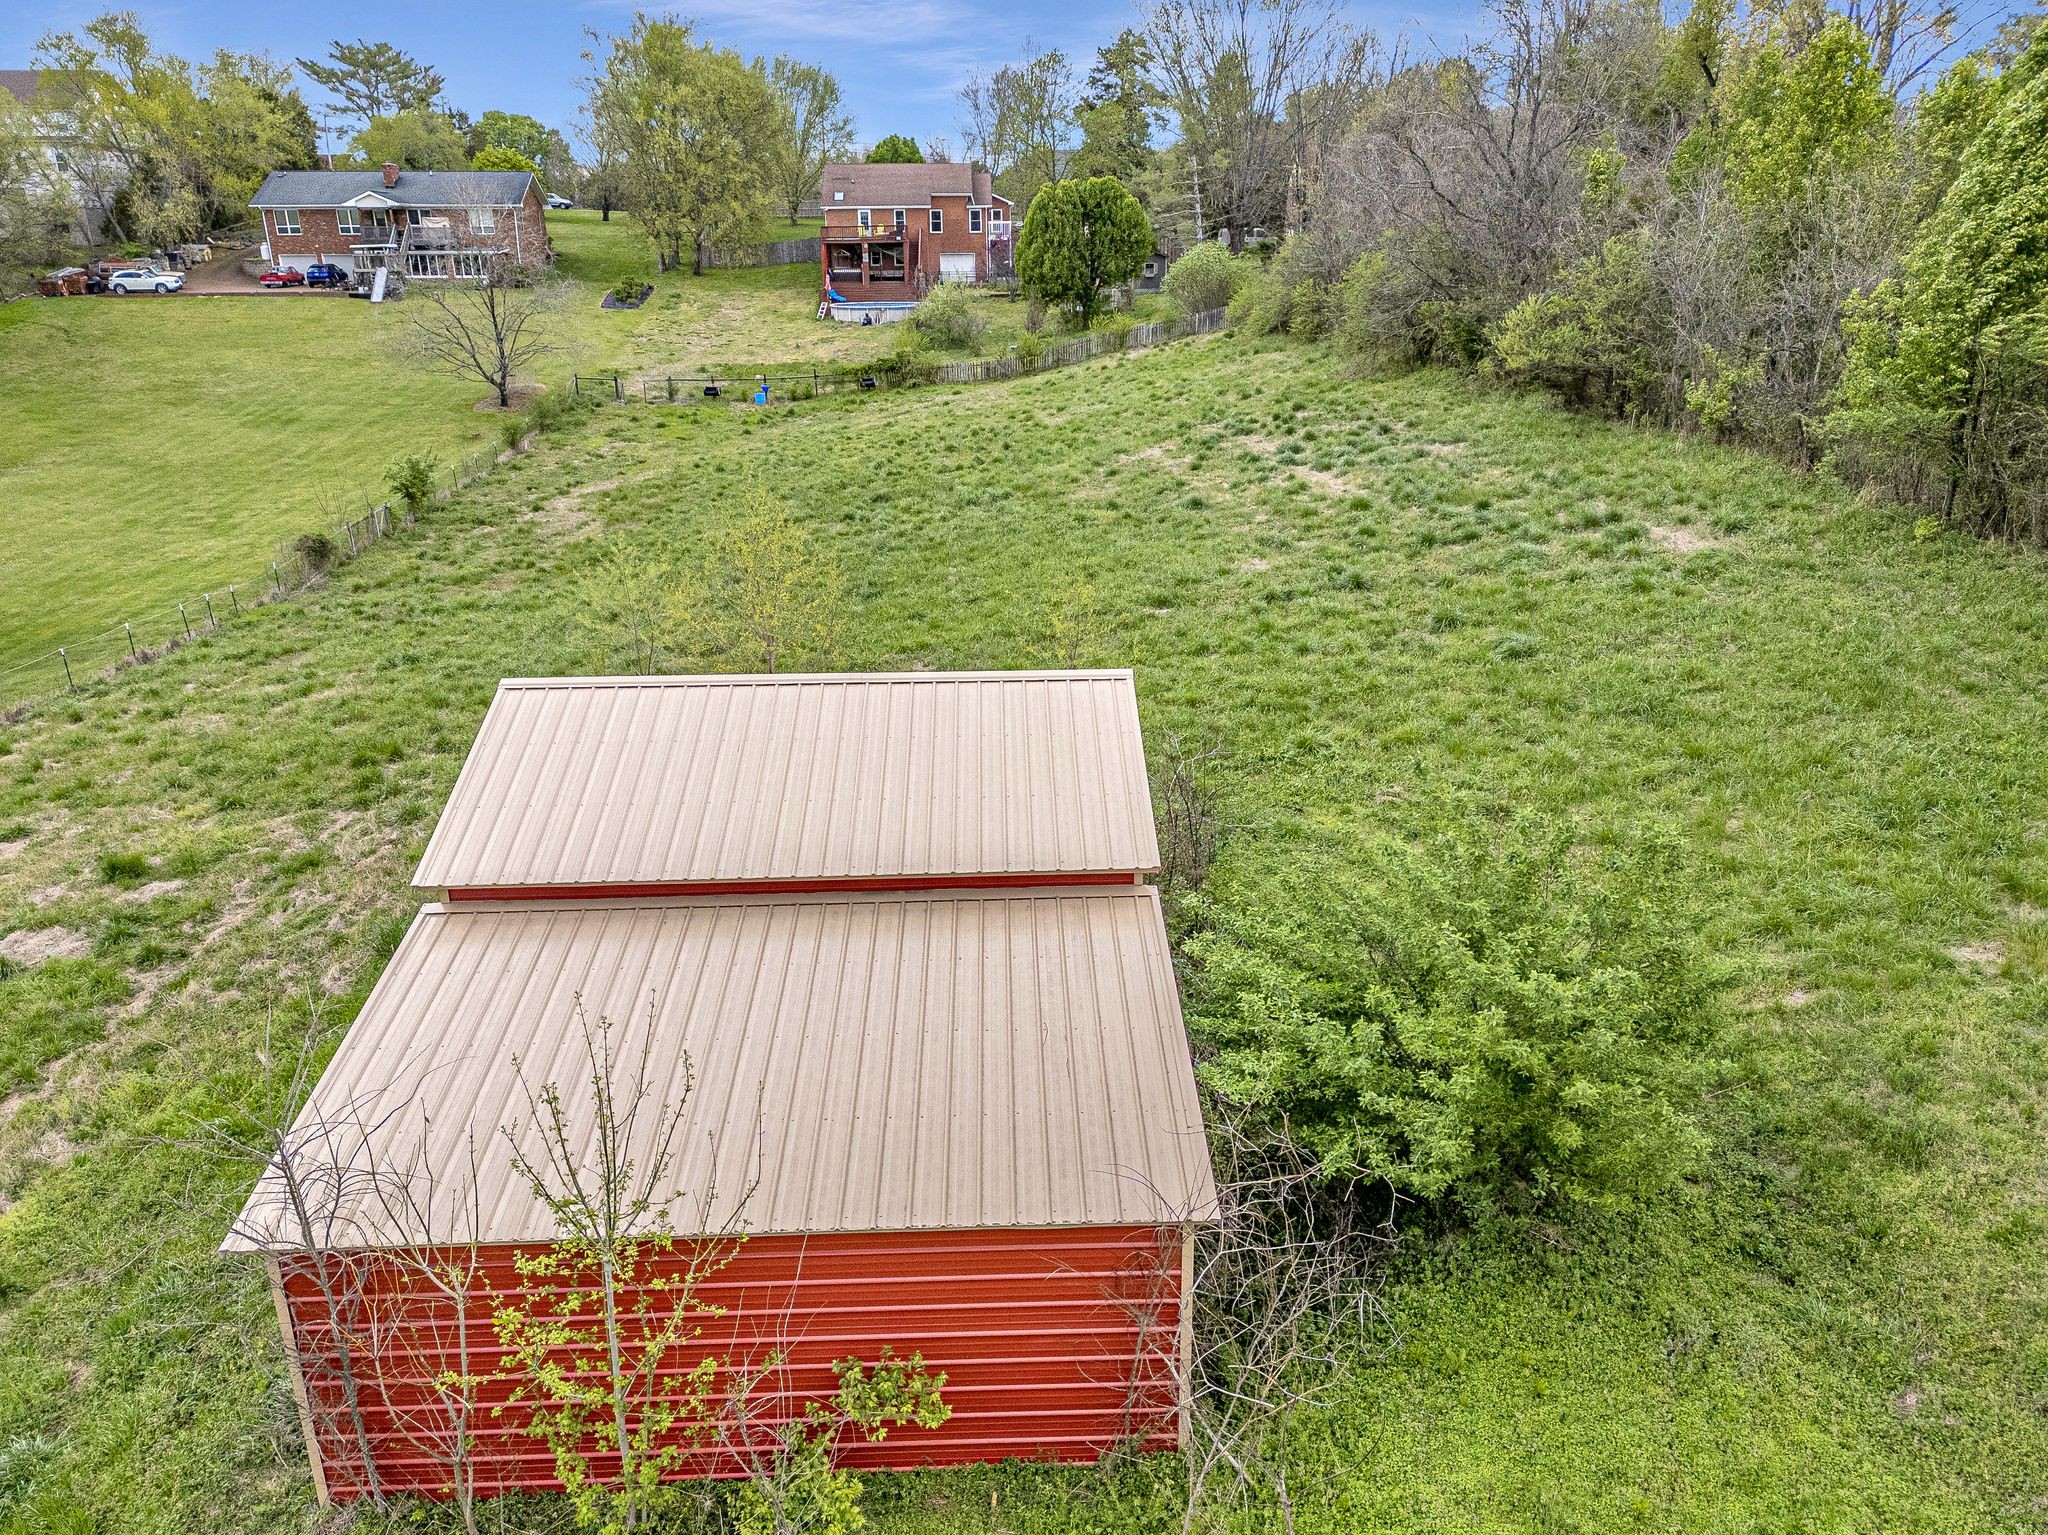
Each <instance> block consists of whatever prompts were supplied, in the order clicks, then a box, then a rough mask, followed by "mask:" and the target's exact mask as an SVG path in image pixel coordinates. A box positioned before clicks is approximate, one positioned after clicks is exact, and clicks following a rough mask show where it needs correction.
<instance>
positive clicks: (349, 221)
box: [334, 208, 363, 235]
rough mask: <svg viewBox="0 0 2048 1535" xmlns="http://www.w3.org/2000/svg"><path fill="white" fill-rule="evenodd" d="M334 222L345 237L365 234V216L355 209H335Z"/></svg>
mask: <svg viewBox="0 0 2048 1535" xmlns="http://www.w3.org/2000/svg"><path fill="white" fill-rule="evenodd" d="M334 222H335V223H336V224H337V225H339V226H340V228H341V232H342V233H343V234H345V235H359V234H361V233H362V232H363V216H362V214H361V213H360V212H359V211H358V210H356V209H354V208H337V209H335V210H334Z"/></svg>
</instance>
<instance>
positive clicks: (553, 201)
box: [548, 192, 576, 210]
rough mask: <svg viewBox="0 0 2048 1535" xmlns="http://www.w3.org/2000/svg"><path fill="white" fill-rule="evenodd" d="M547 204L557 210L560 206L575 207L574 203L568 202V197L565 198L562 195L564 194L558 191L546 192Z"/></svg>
mask: <svg viewBox="0 0 2048 1535" xmlns="http://www.w3.org/2000/svg"><path fill="white" fill-rule="evenodd" d="M548 206H549V207H550V208H554V209H558V210H559V209H562V208H573V207H575V206H576V205H575V204H574V203H572V202H570V201H569V199H568V198H566V197H564V196H563V195H562V194H561V193H559V192H550V193H549V194H548Z"/></svg>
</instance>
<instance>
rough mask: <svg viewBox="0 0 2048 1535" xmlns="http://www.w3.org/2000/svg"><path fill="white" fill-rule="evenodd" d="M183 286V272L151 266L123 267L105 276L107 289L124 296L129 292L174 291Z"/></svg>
mask: <svg viewBox="0 0 2048 1535" xmlns="http://www.w3.org/2000/svg"><path fill="white" fill-rule="evenodd" d="M184 286H185V274H184V273H183V272H166V271H164V270H162V269H161V268H159V267H153V266H131V267H123V268H121V270H120V271H118V272H115V273H113V274H111V275H110V276H109V277H108V278H107V291H108V292H109V293H118V294H121V295H122V296H124V297H125V296H126V295H128V294H130V293H176V292H177V291H178V290H179V289H180V288H182V287H184Z"/></svg>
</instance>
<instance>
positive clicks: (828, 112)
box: [768, 57, 853, 220]
mask: <svg viewBox="0 0 2048 1535" xmlns="http://www.w3.org/2000/svg"><path fill="white" fill-rule="evenodd" d="M768 83H769V84H770V85H771V86H773V87H774V89H775V100H776V104H777V106H778V107H779V108H780V112H781V122H780V124H779V127H778V131H777V133H776V135H775V143H774V150H773V159H772V164H771V167H770V169H769V173H768V181H769V184H770V185H771V186H772V188H773V189H774V192H775V195H776V197H778V198H779V199H780V200H781V203H782V208H783V211H784V212H785V213H787V214H788V215H789V217H790V218H791V219H792V220H794V219H795V218H796V216H797V213H798V211H799V210H800V209H801V208H802V207H803V205H804V204H805V203H807V202H811V201H813V200H815V199H816V197H817V195H818V184H819V182H820V181H821V180H822V179H823V178H824V174H825V167H826V166H827V165H829V164H831V163H833V162H834V161H837V160H844V159H845V158H846V157H847V156H848V155H850V154H852V153H853V116H852V114H851V113H849V112H848V111H847V110H846V103H845V100H844V99H843V98H842V97H841V96H840V94H839V82H838V81H837V80H835V79H833V78H832V76H831V75H830V74H829V73H827V72H826V71H825V70H822V69H820V68H819V67H818V66H817V65H815V64H805V63H801V62H800V61H798V60H796V59H792V58H787V57H781V58H777V59H776V61H775V62H774V63H773V64H771V65H770V66H769V67H768Z"/></svg>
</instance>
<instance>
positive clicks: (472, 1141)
mask: <svg viewBox="0 0 2048 1535" xmlns="http://www.w3.org/2000/svg"><path fill="white" fill-rule="evenodd" d="M579 1008H580V1009H581V1010H582V1015H583V1017H584V1018H585V1019H587V1020H592V1021H594V1020H596V1019H598V1018H600V1017H602V1018H604V1019H608V1020H610V1022H611V1023H612V1025H613V1038H614V1043H615V1050H616V1053H617V1055H618V1057H619V1058H620V1059H621V1060H622V1061H624V1062H626V1063H627V1064H628V1068H629V1069H630V1067H631V1065H632V1063H634V1062H637V1061H638V1060H639V1059H640V1057H641V1054H642V1052H643V1050H644V1051H646V1053H647V1055H648V1058H649V1059H650V1060H651V1062H652V1063H653V1071H652V1075H653V1082H652V1087H653V1095H652V1097H651V1099H650V1102H655V1103H661V1102H673V1101H674V1100H675V1099H676V1098H677V1097H678V1096H679V1095H680V1094H681V1093H682V1090H683V1083H684V1080H685V1075H686V1073H687V1074H691V1075H693V1076H694V1087H693V1089H692V1090H691V1092H690V1094H689V1097H688V1099H687V1107H686V1117H685V1120H684V1128H683V1132H682V1135H681V1137H680V1139H679V1140H678V1142H677V1146H676V1164H675V1167H674V1169H673V1177H672V1179H671V1180H670V1182H671V1184H672V1185H673V1187H674V1188H676V1189H678V1190H680V1191H681V1193H682V1198H681V1199H680V1200H679V1201H678V1203H677V1205H676V1206H675V1209H674V1212H673V1218H674V1221H675V1224H676V1230H677V1233H678V1234H680V1235H688V1234H692V1233H696V1232H721V1231H726V1230H729V1229H735V1228H737V1229H740V1230H744V1231H747V1232H749V1233H755V1234H768V1233H797V1232H827V1231H839V1232H847V1231H916V1230H928V1229H958V1228H973V1229H984V1228H1043V1227H1062V1226H1130V1225H1151V1224H1172V1223H1177V1222H1183V1221H1205V1220H1212V1219H1214V1217H1215V1186H1214V1183H1213V1178H1212V1174H1211V1172H1210V1164H1209V1156H1208V1149H1207V1143H1206V1140H1205V1138H1204V1135H1203V1129H1202V1117H1201V1110H1200V1106H1199V1103H1198V1101H1197V1097H1196V1090H1195V1082H1194V1073H1193V1067H1192V1065H1191V1063H1190V1060H1189V1055H1188V1048H1187V1038H1186V1034H1185V1031H1184V1028H1183V1025H1182V1022H1181V1016H1180V1007H1179V1000H1178V997H1177V994H1176V991H1175V984H1174V976H1173V968H1172V964H1171V962H1170V960H1169V957H1168V954H1167V947H1166V931H1165V926H1164V924H1163V922H1162V921H1161V919H1160V915H1159V907H1158V895H1157V892H1156V891H1154V890H1153V889H1151V888H1150V887H1149V886H1128V887H1123V888H1120V889H1102V890H1087V891H1076V890H1058V891H1054V890H1032V891H1022V890H1016V891H1003V892H977V893H973V894H953V895H944V896H937V895H920V894H902V895H847V896H837V897H834V896H815V897H805V898H796V897H785V896H772V897H771V896H731V897H706V898H698V899H693V900H684V901H639V902H590V901H583V902H569V903H562V904H559V905H552V904H549V905H543V904H539V903H492V904H488V905H477V906H468V907H452V906H441V905H430V906H427V907H425V908H423V909H422V911H421V912H420V914H419V916H418V918H417V919H416V920H415V922H414V924H413V927H412V930H411V931H410V932H409V933H408V934H407V935H406V937H405V939H404V941H403V942H402V943H401V944H400V945H399V948H398V951H397V953H396V954H395V955H394V956H393V958H392V960H391V963H390V966H389V967H388V968H387V969H386V971H385V973H384V975H383V977H382V978H381V979H380V980H379V981H378V983H377V986H376V988H375V989H374V990H373V991H372V992H371V995H370V998H369V1000H368V1002H367V1003H366V1004H365V1005H364V1007H363V1011H362V1013H361V1015H360V1016H359V1017H358V1018H357V1019H356V1021H355V1023H354V1025H353V1026H352V1027H351V1028H350V1030H349V1033H348V1037H347V1038H346V1039H345V1040H344V1041H343V1043H342V1045H341V1047H340V1049H339V1050H338V1051H337V1053H336V1054H335V1057H334V1059H333V1061H332V1062H331V1063H330V1064H329V1066H328V1068H327V1071H326V1072H325V1074H324V1075H323V1076H322V1078H321V1080H320V1084H319V1086H318V1088H317V1089H316V1091H315V1092H314V1094H313V1096H312V1099H311V1100H310V1101H309V1102H308V1104H307V1105H306V1108H305V1110H304V1112H303V1113H302V1114H301V1115H300V1117H299V1121H298V1125H297V1128H296V1130H295V1132H294V1133H295V1135H296V1136H297V1137H298V1138H299V1139H300V1141H301V1142H302V1143H303V1144H307V1145H313V1146H317V1147H318V1149H319V1153H320V1155H321V1156H322V1157H325V1158H331V1160H332V1163H333V1165H335V1166H337V1167H341V1168H347V1169H353V1174H354V1176H352V1177H331V1178H327V1179H324V1180H323V1181H322V1183H321V1187H322V1188H326V1189H333V1190H336V1191H338V1192H337V1193H336V1195H335V1200H336V1204H335V1206H334V1207H332V1208H330V1209H328V1210H327V1211H326V1212H325V1214H326V1216H327V1217H328V1218H329V1219H330V1221H331V1226H332V1229H333V1230H334V1231H335V1232H336V1233H338V1234H339V1236H338V1244H337V1245H342V1246H351V1247H377V1246H386V1245H393V1244H394V1243H396V1242H399V1241H402V1240H404V1239H405V1238H406V1237H407V1236H408V1235H412V1233H408V1232H404V1231H399V1230H397V1229H395V1228H394V1227H393V1226H392V1225H391V1224H390V1222H389V1220H388V1217H387V1216H386V1214H385V1213H384V1212H385V1210H386V1208H387V1205H386V1203H385V1201H384V1200H382V1199H379V1198H377V1197H374V1195H373V1192H372V1188H371V1185H372V1181H373V1180H372V1179H371V1178H370V1176H369V1175H370V1174H371V1172H372V1170H373V1169H382V1170H383V1171H382V1172H381V1173H380V1174H379V1175H378V1176H379V1177H382V1178H384V1179H386V1180H387V1181H386V1182H385V1184H384V1188H385V1190H386V1193H387V1194H388V1193H389V1191H390V1189H391V1187H392V1185H391V1184H390V1183H389V1182H388V1180H389V1179H390V1178H391V1177H393V1176H396V1175H398V1174H399V1173H400V1172H401V1171H402V1170H405V1169H412V1170H413V1174H412V1177H413V1191H414V1193H415V1195H416V1196H423V1195H424V1193H425V1191H426V1183H425V1180H424V1177H423V1176H421V1175H420V1174H419V1173H418V1171H417V1170H418V1169H420V1168H424V1167H432V1168H435V1169H438V1173H439V1179H440V1185H439V1187H438V1189H437V1190H436V1191H435V1198H434V1199H433V1200H431V1201H427V1200H425V1199H424V1198H417V1199H416V1200H415V1201H414V1202H415V1204H425V1203H431V1204H432V1205H433V1207H434V1208H435V1209H436V1210H437V1211H439V1212H440V1219H441V1221H442V1222H443V1223H444V1224H443V1225H441V1226H440V1227H437V1229H436V1230H435V1231H433V1232H432V1233H431V1235H432V1236H433V1237H435V1238H436V1239H439V1240H444V1241H453V1240H468V1239H469V1236H470V1235H471V1233H470V1232H469V1231H468V1230H467V1223H466V1218H464V1217H463V1216H462V1215H461V1214H460V1212H461V1211H463V1210H464V1209H466V1208H467V1207H468V1206H469V1203H470V1198H469V1196H470V1194H471V1192H472V1190H471V1189H470V1188H469V1187H468V1173H467V1170H468V1169H469V1168H470V1167H471V1166H472V1165H474V1166H475V1167H477V1168H478V1170H479V1172H478V1176H477V1179H476V1182H475V1185H474V1190H473V1192H474V1195H475V1199H474V1204H475V1208H476V1209H477V1211H478V1212H479V1219H478V1227H477V1229H476V1231H475V1232H474V1235H475V1237H476V1238H477V1239H478V1240H481V1241H484V1242H487V1243H493V1244H510V1243H519V1242H541V1241H547V1240H550V1239H552V1238H553V1237H554V1235H555V1227H554V1222H553V1217H552V1215H551V1213H550V1211H549V1210H548V1209H547V1207H546V1206H545V1205H544V1204H543V1203H542V1202H541V1201H539V1200H538V1199H537V1198H536V1197H535V1196H534V1193H533V1191H532V1189H531V1188H530V1187H529V1185H528V1184H527V1182H526V1181H525V1180H524V1179H523V1178H521V1177H520V1176H518V1175H517V1173H516V1172H515V1171H514V1170H513V1167H512V1159H511V1157H510V1155H509V1150H510V1148H509V1146H508V1145H507V1142H506V1137H505V1134H504V1133H503V1132H504V1130H505V1129H506V1128H508V1127H509V1128H511V1130H512V1135H513V1138H514V1140H516V1142H517V1144H518V1145H519V1146H520V1147H521V1148H522V1149H523V1150H524V1151H525V1152H526V1154H527V1155H528V1156H530V1157H532V1158H534V1159H535V1160H540V1159H541V1158H542V1157H543V1156H544V1153H545V1147H544V1145H543V1143H542V1141H541V1140H540V1138H539V1134H538V1132H537V1131H536V1129H535V1127H534V1124H533V1115H532V1112H531V1110H530V1107H529V1105H528V1102H527V1099H526V1096H525V1094H526V1090H527V1088H528V1087H532V1088H538V1087H539V1086H540V1085H541V1084H543V1083H546V1082H554V1083H557V1084H559V1085H560V1087H561V1089H562V1099H563V1106H564V1109H565V1111H566V1113H567V1116H568V1121H567V1123H568V1134H569V1137H570V1138H571V1140H572V1141H573V1142H574V1143H575V1144H576V1146H577V1148H578V1150H579V1152H581V1153H586V1154H587V1153H588V1151H589V1149H590V1146H591V1145H592V1143H593V1142H594V1140H595V1134H596V1126H595V1123H594V1120H593V1119H592V1117H591V1114H590V1110H589V1102H588V1095H587V1091H586V1083H587V1079H588V1076H589V1066H588V1061H587V1057H586V1055H585V1049H586V1047H585V1043H584V1038H583V1034H582V1032H581V1030H580V1029H579V1026H578V1017H577V1014H578V1009H579ZM515 1061H517V1062H518V1065H517V1066H515V1065H514V1062H515ZM638 1131H639V1135H640V1137H641V1142H642V1143H641V1144H636V1145H632V1146H629V1148H628V1150H629V1152H630V1153H632V1154H633V1155H635V1156H636V1157H637V1158H638V1159H639V1160H640V1164H641V1165H642V1166H643V1167H644V1166H646V1165H647V1162H648V1159H649V1157H650V1156H651V1154H652V1135H653V1132H654V1117H653V1116H652V1115H651V1114H646V1115H643V1116H642V1117H641V1120H640V1122H639V1125H638ZM472 1147H474V1149H475V1155H474V1157H472V1155H471V1148H472ZM294 1230H295V1228H294V1227H293V1225H292V1223H291V1222H290V1221H288V1220H286V1219H285V1218H284V1213H283V1204H282V1199H281V1185H280V1183H279V1180H278V1179H277V1177H276V1175H275V1174H274V1173H273V1174H270V1175H266V1177H265V1178H264V1180H263V1181H262V1182H260V1183H259V1184H258V1185H257V1188H256V1191H255V1193H254V1194H253V1195H252V1196H251V1197H250V1200H249V1203H248V1207H247V1209H246V1210H245V1212H244V1214H243V1217H242V1220H241V1222H240V1223H239V1224H238V1226H237V1229H236V1233H235V1234H234V1235H233V1236H231V1237H230V1238H229V1240H228V1242H227V1244H226V1246H227V1248H228V1249H229V1250H231V1251H252V1250H265V1249H274V1248H279V1247H282V1248H290V1247H292V1246H294V1245H296V1244H295V1241H294Z"/></svg>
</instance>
